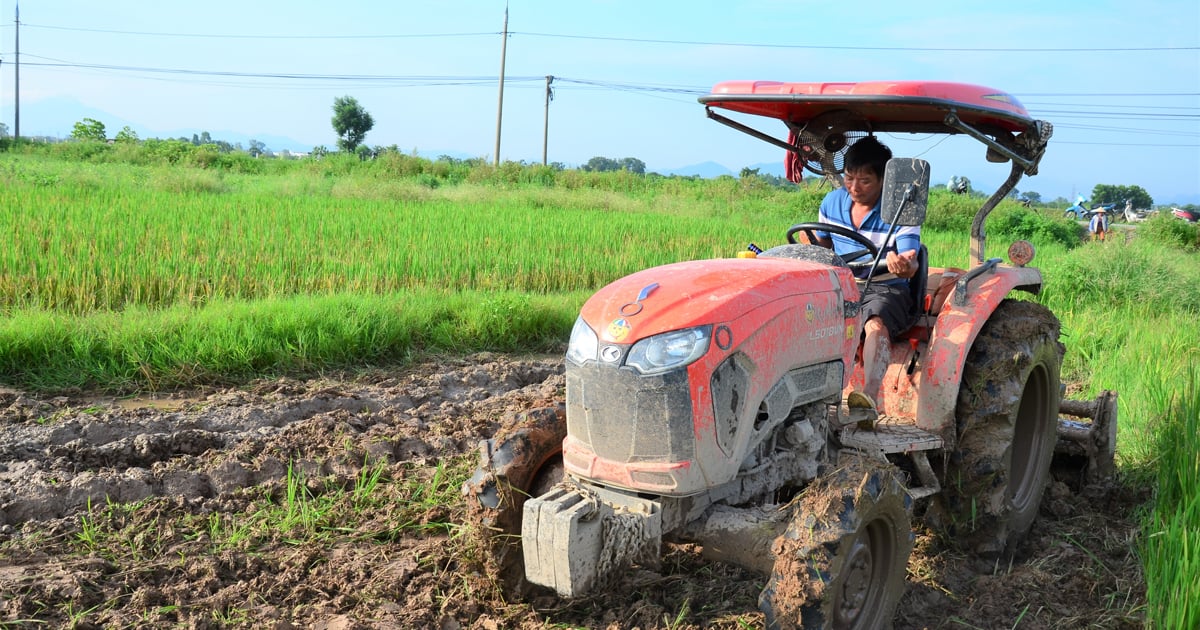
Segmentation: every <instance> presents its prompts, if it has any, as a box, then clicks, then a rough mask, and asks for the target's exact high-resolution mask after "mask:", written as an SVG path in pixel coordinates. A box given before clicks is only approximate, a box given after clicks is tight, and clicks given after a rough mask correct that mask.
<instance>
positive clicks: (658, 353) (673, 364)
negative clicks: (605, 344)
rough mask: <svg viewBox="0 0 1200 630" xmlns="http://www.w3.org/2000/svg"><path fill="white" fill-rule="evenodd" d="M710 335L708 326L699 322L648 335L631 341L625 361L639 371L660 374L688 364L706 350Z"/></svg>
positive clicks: (710, 330)
mask: <svg viewBox="0 0 1200 630" xmlns="http://www.w3.org/2000/svg"><path fill="white" fill-rule="evenodd" d="M711 337H712V327H711V326H698V327H696V328H685V329H683V330H673V331H671V332H666V333H662V334H661V335H655V336H653V337H647V338H646V339H643V340H641V341H639V342H637V343H635V344H634V345H633V348H631V349H630V350H629V357H628V358H627V359H625V365H628V366H630V367H632V368H634V369H636V370H637V371H638V372H641V373H642V374H659V373H661V372H667V371H669V370H674V369H676V368H680V367H683V366H685V365H689V364H690V363H692V362H693V361H695V360H696V359H699V358H700V357H702V356H704V353H705V352H708V341H709V339H710V338H711Z"/></svg>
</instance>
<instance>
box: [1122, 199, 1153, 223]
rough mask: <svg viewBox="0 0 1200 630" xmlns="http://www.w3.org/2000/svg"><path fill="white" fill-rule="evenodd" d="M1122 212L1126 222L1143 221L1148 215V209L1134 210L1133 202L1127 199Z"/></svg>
mask: <svg viewBox="0 0 1200 630" xmlns="http://www.w3.org/2000/svg"><path fill="white" fill-rule="evenodd" d="M1123 214H1124V216H1125V222H1126V223H1137V222H1139V221H1145V220H1146V217H1148V216H1150V211H1149V210H1134V209H1133V202H1132V201H1128V200H1127V201H1126V202H1125V212H1124V213H1123Z"/></svg>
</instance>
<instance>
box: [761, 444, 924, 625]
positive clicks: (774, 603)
mask: <svg viewBox="0 0 1200 630" xmlns="http://www.w3.org/2000/svg"><path fill="white" fill-rule="evenodd" d="M792 509H793V514H792V520H791V522H790V523H789V524H788V528H787V530H785V531H784V533H783V534H782V535H780V536H779V537H778V538H776V539H775V543H774V547H773V552H774V554H775V565H774V569H773V571H772V573H771V578H770V580H769V581H768V582H767V586H766V587H765V588H764V589H763V591H762V594H761V595H760V596H759V607H760V608H761V609H762V611H763V613H764V615H765V621H766V627H767V628H770V629H776V628H806V629H822V630H824V629H838V630H868V629H876V628H888V627H891V625H892V617H893V616H894V614H895V609H896V605H897V603H898V602H899V601H900V597H901V595H903V594H904V579H905V575H906V572H907V566H908V557H909V554H911V553H912V547H913V534H912V529H911V526H910V519H911V511H912V499H911V498H910V497H909V495H908V493H907V492H906V491H905V489H904V486H903V485H902V484H901V483H900V481H899V479H898V478H897V477H896V471H895V470H894V469H893V468H891V467H890V466H888V465H887V464H884V463H881V462H880V463H877V462H870V461H867V460H865V459H860V458H858V457H853V458H851V459H849V460H848V461H846V462H844V465H842V467H841V468H839V469H837V470H835V471H833V472H832V473H830V474H829V475H828V476H827V477H824V478H821V479H818V480H817V481H815V482H813V484H812V485H810V486H809V487H808V488H807V489H805V491H804V492H803V493H802V494H801V495H800V496H799V497H797V500H796V502H794V503H793V507H792Z"/></svg>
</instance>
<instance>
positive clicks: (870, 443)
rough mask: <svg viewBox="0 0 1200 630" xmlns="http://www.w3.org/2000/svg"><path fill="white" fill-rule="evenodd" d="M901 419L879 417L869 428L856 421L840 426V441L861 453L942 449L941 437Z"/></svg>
mask: <svg viewBox="0 0 1200 630" xmlns="http://www.w3.org/2000/svg"><path fill="white" fill-rule="evenodd" d="M910 422H911V421H909V420H906V419H904V418H895V417H891V416H880V417H879V421H878V422H876V423H875V426H874V428H872V429H863V428H860V426H859V425H858V424H851V425H848V426H845V427H842V435H841V438H842V444H843V445H845V446H849V447H852V448H856V449H858V450H860V451H863V452H864V453H872V454H875V453H881V454H887V453H910V452H913V451H932V450H936V449H939V448H942V438H941V437H939V436H937V435H935V434H933V433H930V432H928V431H926V430H924V429H919V428H917V427H915V426H913V425H912V424H910Z"/></svg>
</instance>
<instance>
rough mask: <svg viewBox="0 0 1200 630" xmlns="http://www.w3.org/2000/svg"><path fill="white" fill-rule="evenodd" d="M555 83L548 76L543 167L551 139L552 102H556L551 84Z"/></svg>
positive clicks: (543, 127)
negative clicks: (549, 139)
mask: <svg viewBox="0 0 1200 630" xmlns="http://www.w3.org/2000/svg"><path fill="white" fill-rule="evenodd" d="M551 83H554V77H552V76H549V75H547V76H546V117H545V120H544V122H543V123H542V166H545V165H546V143H547V138H549V137H550V101H552V100H554V90H552V89H550V84H551Z"/></svg>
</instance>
